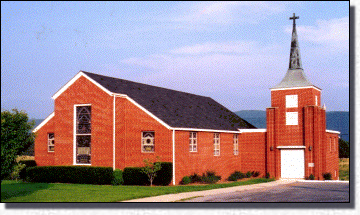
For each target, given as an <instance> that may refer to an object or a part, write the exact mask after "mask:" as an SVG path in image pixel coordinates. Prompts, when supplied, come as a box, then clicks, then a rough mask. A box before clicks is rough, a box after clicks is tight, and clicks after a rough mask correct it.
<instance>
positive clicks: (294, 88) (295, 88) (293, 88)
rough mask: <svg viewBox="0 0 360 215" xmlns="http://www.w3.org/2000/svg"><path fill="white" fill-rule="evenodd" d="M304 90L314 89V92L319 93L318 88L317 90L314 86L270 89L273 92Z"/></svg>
mask: <svg viewBox="0 0 360 215" xmlns="http://www.w3.org/2000/svg"><path fill="white" fill-rule="evenodd" d="M306 88H313V89H315V90H318V91H321V89H320V88H317V87H314V86H307V87H285V88H273V89H270V91H275V90H297V89H306Z"/></svg>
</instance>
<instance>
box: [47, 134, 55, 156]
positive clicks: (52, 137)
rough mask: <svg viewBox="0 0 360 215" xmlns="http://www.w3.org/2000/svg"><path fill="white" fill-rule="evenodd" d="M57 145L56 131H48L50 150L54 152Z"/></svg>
mask: <svg viewBox="0 0 360 215" xmlns="http://www.w3.org/2000/svg"><path fill="white" fill-rule="evenodd" d="M54 147H55V135H54V133H48V152H54Z"/></svg>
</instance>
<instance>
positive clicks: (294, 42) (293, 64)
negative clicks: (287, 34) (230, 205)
mask: <svg viewBox="0 0 360 215" xmlns="http://www.w3.org/2000/svg"><path fill="white" fill-rule="evenodd" d="M289 19H292V20H293V30H292V36H291V48H290V62H289V69H301V68H302V65H301V57H300V48H299V42H298V37H297V33H296V23H295V20H296V19H299V17H298V16H295V13H293V16H292V17H290V18H289Z"/></svg>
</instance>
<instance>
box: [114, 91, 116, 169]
mask: <svg viewBox="0 0 360 215" xmlns="http://www.w3.org/2000/svg"><path fill="white" fill-rule="evenodd" d="M115 97H116V96H115V95H114V101H113V170H114V171H115Z"/></svg>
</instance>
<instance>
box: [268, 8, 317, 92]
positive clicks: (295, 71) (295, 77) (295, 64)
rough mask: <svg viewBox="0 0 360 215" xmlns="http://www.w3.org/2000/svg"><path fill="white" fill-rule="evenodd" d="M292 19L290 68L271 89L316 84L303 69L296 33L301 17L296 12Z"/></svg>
mask: <svg viewBox="0 0 360 215" xmlns="http://www.w3.org/2000/svg"><path fill="white" fill-rule="evenodd" d="M290 19H292V20H293V30H292V35H291V48H290V62H289V69H288V71H287V72H286V74H285V77H284V78H283V79H282V81H281V82H280V83H279V84H278V85H276V86H275V87H273V88H271V89H276V88H293V87H307V86H314V85H313V84H312V83H310V81H308V80H307V78H306V75H305V73H304V70H303V69H302V64H301V58H300V49H299V42H298V37H297V33H296V23H295V20H296V19H299V17H298V16H295V13H294V14H293V16H292V17H290ZM314 87H315V86H314ZM317 88H318V87H317ZM318 89H320V88H318Z"/></svg>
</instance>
